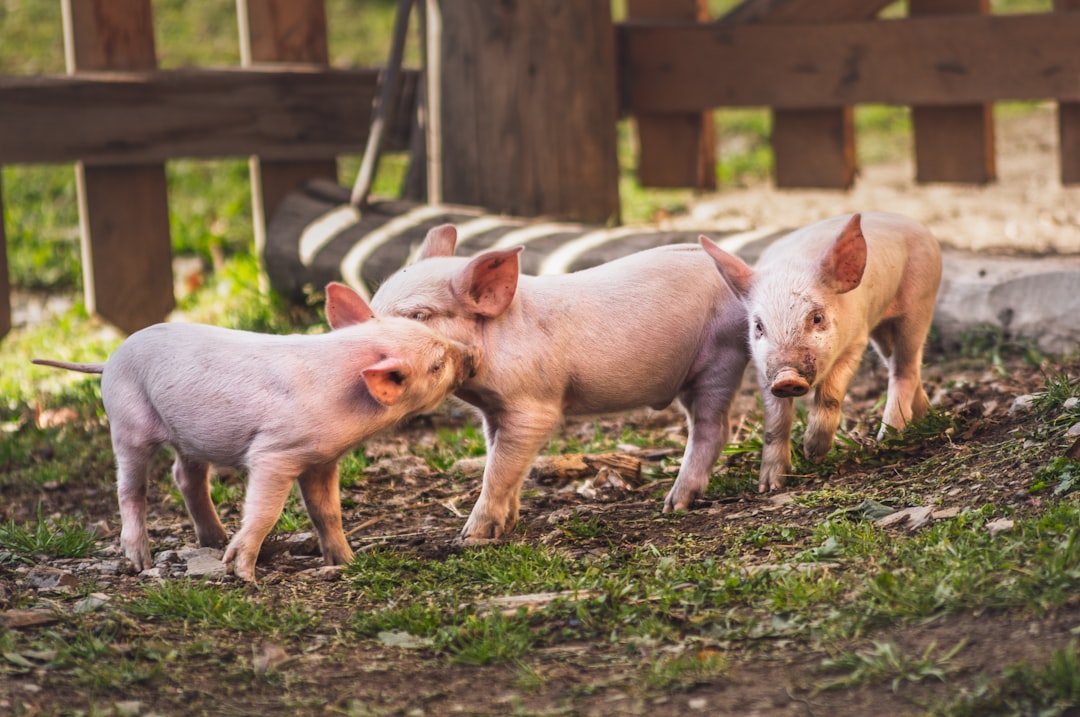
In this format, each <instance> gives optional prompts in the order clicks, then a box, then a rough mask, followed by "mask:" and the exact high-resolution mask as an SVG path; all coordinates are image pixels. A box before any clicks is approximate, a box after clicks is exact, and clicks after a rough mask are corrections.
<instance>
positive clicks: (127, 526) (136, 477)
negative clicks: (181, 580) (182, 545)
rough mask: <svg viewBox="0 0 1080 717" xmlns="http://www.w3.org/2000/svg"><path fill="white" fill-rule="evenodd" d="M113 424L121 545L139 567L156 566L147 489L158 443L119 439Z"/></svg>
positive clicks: (137, 568) (136, 566) (132, 561)
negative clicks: (148, 529) (150, 530)
mask: <svg viewBox="0 0 1080 717" xmlns="http://www.w3.org/2000/svg"><path fill="white" fill-rule="evenodd" d="M117 431H118V429H117V428H116V426H114V427H113V436H114V438H113V454H114V455H115V456H116V494H117V498H118V499H119V502H120V525H121V528H120V547H121V548H122V549H123V551H124V555H125V556H126V557H127V559H128V560H130V561H131V564H132V565H133V566H135V570H137V571H139V572H142V571H143V570H146V569H147V568H150V567H152V566H153V564H154V563H153V560H151V558H150V536H149V534H148V533H147V532H146V490H147V481H148V480H149V473H150V461H151V460H152V459H153V457H154V454H155V453H156V452H157V446H156V445H145V444H138V443H128V442H125V441H124V440H123V439H119V440H117V439H116V435H117Z"/></svg>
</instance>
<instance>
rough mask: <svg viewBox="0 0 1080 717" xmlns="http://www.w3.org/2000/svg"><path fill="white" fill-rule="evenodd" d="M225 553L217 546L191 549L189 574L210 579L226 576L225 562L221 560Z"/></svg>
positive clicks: (188, 560) (188, 564)
mask: <svg viewBox="0 0 1080 717" xmlns="http://www.w3.org/2000/svg"><path fill="white" fill-rule="evenodd" d="M223 555H224V553H222V552H221V551H220V550H217V549H216V548H199V549H198V550H193V551H191V552H190V553H189V554H188V556H187V574H188V576H189V577H193V578H206V579H210V580H216V579H217V578H223V577H225V575H226V570H225V563H223V562H221V558H222V556H223Z"/></svg>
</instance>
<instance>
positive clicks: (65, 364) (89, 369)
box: [30, 359, 105, 373]
mask: <svg viewBox="0 0 1080 717" xmlns="http://www.w3.org/2000/svg"><path fill="white" fill-rule="evenodd" d="M30 363H36V364H37V365H38V366H52V367H54V368H66V369H67V370H68V371H81V372H82V373H101V372H102V371H104V370H105V364H103V363H71V362H69V361H50V360H49V359H30Z"/></svg>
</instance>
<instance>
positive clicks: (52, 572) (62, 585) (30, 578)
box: [26, 566, 79, 591]
mask: <svg viewBox="0 0 1080 717" xmlns="http://www.w3.org/2000/svg"><path fill="white" fill-rule="evenodd" d="M78 584H79V579H78V578H76V577H75V576H74V575H72V574H71V573H69V572H67V571H65V570H59V569H57V568H51V567H46V566H41V567H36V568H34V569H33V570H31V571H30V573H29V574H28V575H27V576H26V585H27V587H30V588H33V589H34V590H61V591H63V590H67V589H68V588H73V587H75V586H76V585H78Z"/></svg>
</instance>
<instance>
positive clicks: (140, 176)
mask: <svg viewBox="0 0 1080 717" xmlns="http://www.w3.org/2000/svg"><path fill="white" fill-rule="evenodd" d="M63 2H64V5H63V8H64V46H65V52H66V55H67V64H68V72H69V73H77V72H79V71H80V70H146V69H153V68H155V67H156V66H157V57H156V54H155V49H154V30H153V21H152V15H151V9H150V2H149V0H63ZM76 187H77V192H78V196H79V217H80V219H79V221H80V228H81V234H82V250H83V277H84V285H85V287H84V288H85V294H86V306H87V309H88V310H89V311H91V312H92V313H95V314H97V315H99V316H101V317H102V318H105V319H107V320H108V321H110V322H112V323H113V324H115V325H116V326H117V327H119V328H120V329H122V330H124V331H126V332H132V331H136V330H138V329H140V328H143V327H145V326H148V325H150V324H152V323H155V322H158V321H161V320H162V319H164V318H165V316H166V315H167V314H168V313H169V312H170V311H171V310H172V309H173V307H174V306H175V302H174V299H173V292H172V245H171V241H170V238H169V207H168V198H167V193H166V181H165V166H164V165H163V164H154V165H138V166H92V165H86V164H84V163H82V162H80V163H78V164H77V165H76Z"/></svg>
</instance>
